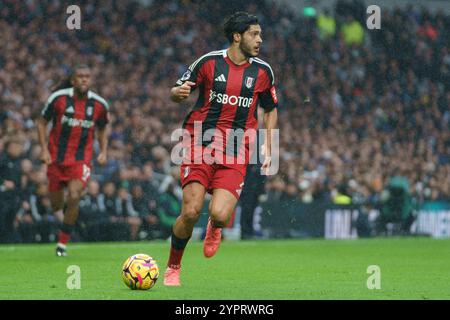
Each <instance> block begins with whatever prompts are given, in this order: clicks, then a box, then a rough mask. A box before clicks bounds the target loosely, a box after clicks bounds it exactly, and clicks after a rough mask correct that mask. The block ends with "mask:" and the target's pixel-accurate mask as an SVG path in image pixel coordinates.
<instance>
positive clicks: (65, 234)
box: [58, 223, 73, 245]
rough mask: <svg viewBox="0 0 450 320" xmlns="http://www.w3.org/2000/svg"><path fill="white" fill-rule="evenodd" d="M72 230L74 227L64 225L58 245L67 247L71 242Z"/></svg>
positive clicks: (59, 235)
mask: <svg viewBox="0 0 450 320" xmlns="http://www.w3.org/2000/svg"><path fill="white" fill-rule="evenodd" d="M72 230H73V226H71V225H68V224H65V223H63V225H62V226H61V230H60V231H59V234H58V243H59V244H62V245H66V244H67V242H69V240H70V234H71V233H72Z"/></svg>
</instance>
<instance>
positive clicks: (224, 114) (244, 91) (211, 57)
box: [176, 50, 278, 150]
mask: <svg viewBox="0 0 450 320" xmlns="http://www.w3.org/2000/svg"><path fill="white" fill-rule="evenodd" d="M186 81H191V82H194V83H195V85H194V86H193V87H192V89H196V88H198V90H199V96H198V99H197V102H196V104H195V105H194V107H193V108H192V110H191V111H190V112H189V114H188V115H187V117H186V118H185V120H184V123H183V128H185V129H187V130H188V131H190V132H191V134H193V129H194V122H201V124H202V136H203V134H204V133H205V132H206V131H207V130H210V129H214V130H220V131H221V132H222V135H223V136H224V137H226V131H227V130H229V129H232V130H239V129H241V130H244V132H245V131H247V130H249V129H254V130H256V129H257V127H258V119H257V114H258V113H257V106H258V105H260V106H261V107H262V108H264V109H265V110H266V111H270V110H272V109H273V108H277V107H278V99H277V95H276V90H275V84H274V83H275V81H274V74H273V71H272V68H271V67H270V65H269V64H268V63H267V62H265V61H263V60H261V59H259V58H250V59H249V61H248V62H246V63H245V64H242V65H236V64H235V63H233V61H231V59H230V58H229V57H228V56H227V52H226V50H219V51H213V52H210V53H208V54H205V55H203V56H202V57H200V58H199V59H197V60H196V61H195V62H194V63H192V64H191V65H190V66H189V68H188V70H187V71H186V72H185V73H184V74H183V76H182V77H181V78H180V79H179V80H178V81H177V82H176V85H182V84H183V83H184V82H186ZM233 142H234V145H235V146H236V145H240V143H241V142H242V141H233ZM224 143H225V144H226V145H228V143H229V141H224ZM203 145H206V144H205V143H203ZM246 147H247V149H248V145H247V142H246ZM237 149H238V148H234V149H233V150H237Z"/></svg>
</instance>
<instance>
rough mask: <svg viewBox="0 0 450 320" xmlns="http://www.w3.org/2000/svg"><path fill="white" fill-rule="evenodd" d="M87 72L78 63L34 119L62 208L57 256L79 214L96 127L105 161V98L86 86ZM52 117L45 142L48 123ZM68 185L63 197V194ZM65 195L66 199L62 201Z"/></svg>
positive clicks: (54, 197) (55, 204)
mask: <svg viewBox="0 0 450 320" xmlns="http://www.w3.org/2000/svg"><path fill="white" fill-rule="evenodd" d="M90 85H91V71H90V69H89V67H88V66H85V65H80V66H77V67H76V68H75V69H74V70H73V73H72V75H71V76H70V77H69V79H67V80H66V81H65V82H64V83H62V84H61V85H60V86H59V87H58V88H57V89H56V90H55V91H54V92H53V93H52V94H51V95H50V97H49V98H48V100H47V103H46V104H45V107H44V109H43V110H42V117H40V119H39V121H38V125H37V127H38V134H39V143H40V145H41V148H42V155H41V160H42V161H43V162H44V163H46V164H47V165H48V168H47V177H48V180H49V193H50V200H51V203H52V209H53V210H54V212H58V211H59V212H61V211H62V210H63V213H64V219H63V224H62V226H61V230H60V232H59V236H58V243H57V246H56V255H57V256H65V255H67V253H66V244H67V242H68V241H69V239H70V234H71V232H72V230H73V228H74V226H75V223H76V221H77V218H78V203H79V201H80V198H81V195H82V192H83V190H84V188H85V187H86V184H87V182H88V180H89V177H90V175H91V168H92V167H91V161H92V153H93V141H94V134H95V129H96V128H97V139H98V141H99V145H100V154H99V155H98V157H97V161H98V163H99V164H100V165H104V164H105V163H106V159H107V158H106V150H107V142H108V138H107V123H108V108H109V107H108V103H107V102H106V101H105V99H103V98H102V97H100V96H99V95H97V94H96V93H94V92H92V91H91V90H89V87H90ZM50 121H51V122H52V129H51V132H50V139H49V142H48V145H47V139H46V136H47V132H46V131H47V130H46V129H47V124H48V123H49V122H50ZM64 187H67V199H66V200H65V199H64ZM64 200H65V201H64Z"/></svg>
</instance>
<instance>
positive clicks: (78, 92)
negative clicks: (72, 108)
mask: <svg viewBox="0 0 450 320" xmlns="http://www.w3.org/2000/svg"><path fill="white" fill-rule="evenodd" d="M73 89H74V91H75V95H76V96H77V97H79V98H84V97H86V95H87V92H88V91H89V88H88V89H86V90H82V89H81V88H77V87H74V88H73Z"/></svg>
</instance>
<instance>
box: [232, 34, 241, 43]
mask: <svg viewBox="0 0 450 320" xmlns="http://www.w3.org/2000/svg"><path fill="white" fill-rule="evenodd" d="M241 38H242V35H241V34H240V33H238V32H235V33H233V41H234V42H241Z"/></svg>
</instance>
